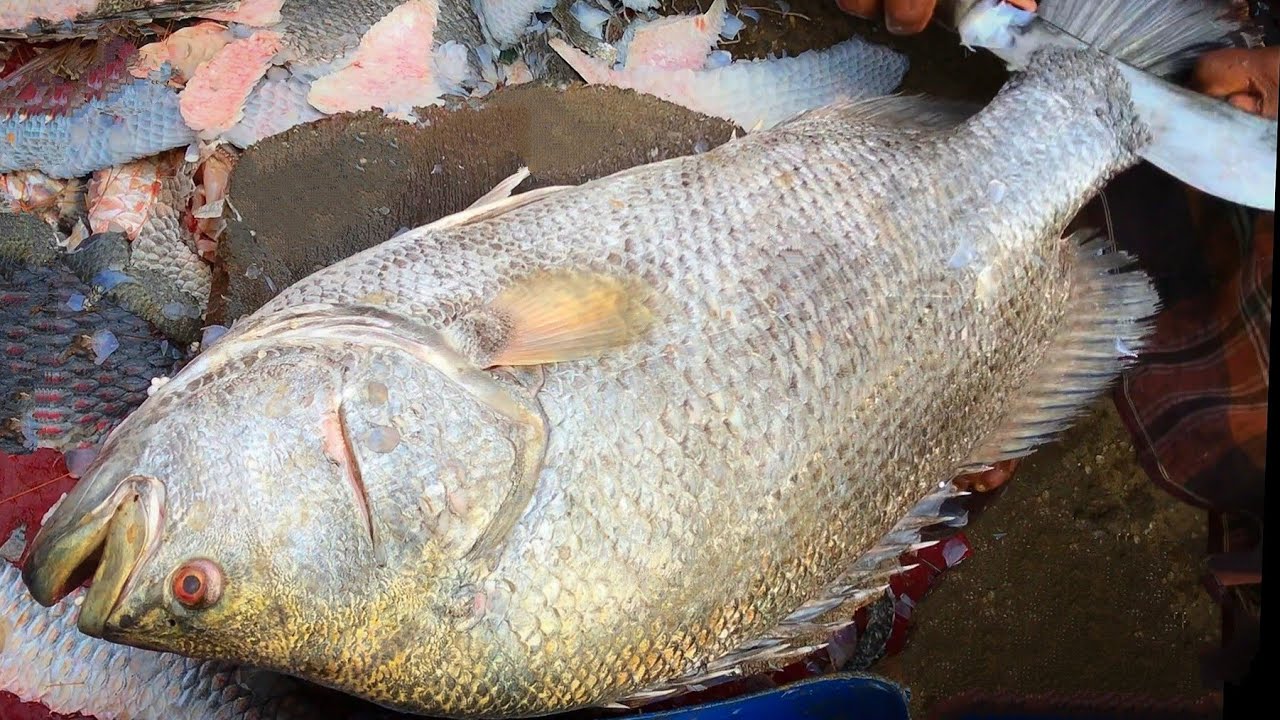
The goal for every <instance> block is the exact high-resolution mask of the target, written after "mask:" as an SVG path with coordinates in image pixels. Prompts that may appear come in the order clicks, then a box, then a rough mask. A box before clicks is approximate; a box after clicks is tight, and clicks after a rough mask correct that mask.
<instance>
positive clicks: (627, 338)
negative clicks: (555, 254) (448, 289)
mask: <svg viewBox="0 0 1280 720" xmlns="http://www.w3.org/2000/svg"><path fill="white" fill-rule="evenodd" d="M645 295H646V294H645V292H644V291H643V290H642V289H641V288H639V287H637V286H635V285H632V284H628V283H626V282H623V281H622V280H620V279H618V278H616V277H612V276H609V275H604V274H600V273H587V272H567V271H559V272H547V273H540V274H537V275H535V276H532V277H530V278H528V279H526V280H523V281H521V282H519V283H517V284H515V285H513V286H512V287H510V288H508V289H507V290H505V291H503V292H502V293H501V294H499V295H498V297H497V298H495V299H494V300H493V301H492V302H490V303H489V304H487V305H485V306H483V307H480V308H477V309H475V310H473V311H471V312H469V313H467V314H466V315H464V316H462V317H460V318H458V320H457V321H455V322H454V323H453V324H452V325H451V326H450V327H449V328H448V329H447V330H446V336H447V337H448V338H449V341H450V342H451V343H452V344H453V346H454V347H455V349H457V350H458V351H459V352H460V353H462V354H463V355H464V356H466V357H467V358H469V359H470V360H471V361H472V362H474V363H475V364H476V365H477V366H478V367H484V368H489V367H495V366H499V365H501V366H509V367H518V366H528V365H541V364H544V363H556V362H568V361H572V360H581V359H584V358H588V357H593V356H596V355H599V354H602V353H604V352H607V351H609V350H611V349H613V348H617V347H621V346H623V345H626V344H628V343H630V342H631V341H633V340H634V339H635V338H636V337H637V336H638V335H640V334H641V333H643V332H644V331H645V330H646V329H647V328H648V327H649V324H650V323H651V321H652V313H651V311H650V309H649V308H648V307H647V305H646V302H645Z"/></svg>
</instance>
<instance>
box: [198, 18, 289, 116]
mask: <svg viewBox="0 0 1280 720" xmlns="http://www.w3.org/2000/svg"><path fill="white" fill-rule="evenodd" d="M282 42H283V39H282V38H281V36H280V34H279V33H276V32H272V31H270V30H260V31H258V32H256V33H254V34H253V35H251V36H249V37H247V38H244V39H241V40H233V41H232V42H231V43H229V44H228V45H227V46H226V47H224V48H222V49H220V50H219V51H217V53H216V54H215V55H214V56H213V57H212V59H210V60H209V61H208V62H206V63H204V64H203V65H201V66H200V68H199V69H198V70H196V73H195V76H194V77H192V78H191V80H190V81H189V82H188V83H187V86H186V87H185V88H183V90H182V94H181V96H180V98H179V107H180V108H181V109H182V117H183V119H184V120H186V122H187V125H188V126H189V127H191V129H193V130H195V131H196V132H198V133H199V134H200V136H201V137H202V138H204V139H206V140H212V139H214V138H216V137H217V136H218V135H220V134H221V133H223V132H225V131H227V130H230V129H231V128H232V127H234V126H235V124H236V123H237V122H239V121H240V118H241V117H242V114H243V112H244V103H245V100H247V99H248V97H249V93H251V92H252V91H253V89H254V87H256V86H257V84H258V81H259V80H260V79H262V77H263V76H265V75H266V74H267V70H268V69H269V68H270V67H271V63H272V60H273V58H275V56H276V54H277V53H279V52H280V49H281V47H282Z"/></svg>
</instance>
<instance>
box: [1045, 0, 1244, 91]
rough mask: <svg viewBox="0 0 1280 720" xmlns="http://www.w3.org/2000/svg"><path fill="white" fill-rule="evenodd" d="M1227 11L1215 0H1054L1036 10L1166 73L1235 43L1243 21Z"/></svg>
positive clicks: (1126, 57)
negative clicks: (1124, 0)
mask: <svg viewBox="0 0 1280 720" xmlns="http://www.w3.org/2000/svg"><path fill="white" fill-rule="evenodd" d="M1225 10H1226V8H1225V4H1224V3H1220V2H1213V1H1212V0H1128V1H1127V2H1123V3H1117V2H1098V1H1097V0H1054V1H1053V2H1046V3H1041V4H1040V8H1039V9H1038V10H1037V13H1038V14H1039V16H1040V17H1042V18H1044V19H1045V20H1047V21H1048V22H1049V23H1051V24H1053V25H1054V26H1056V27H1058V28H1061V29H1062V30H1063V31H1065V32H1067V33H1069V34H1071V35H1073V36H1074V37H1077V38H1079V39H1081V40H1083V41H1085V42H1086V43H1088V44H1089V45H1091V46H1093V47H1094V48H1096V49H1098V50H1101V51H1102V52H1104V53H1106V54H1107V55H1110V56H1112V57H1115V58H1117V59H1119V60H1123V61H1124V62H1126V63H1128V64H1130V65H1133V66H1134V67H1137V68H1141V69H1142V70H1145V71H1146V72H1149V73H1152V74H1153V75H1159V76H1162V77H1167V76H1169V75H1171V74H1173V73H1176V72H1179V71H1181V70H1183V69H1186V68H1187V67H1189V66H1190V65H1191V64H1192V63H1193V62H1194V61H1195V59H1196V56H1197V55H1199V54H1200V53H1202V52H1204V51H1205V50H1206V49H1209V48H1213V47H1227V46H1229V45H1231V44H1232V43H1231V41H1230V37H1231V36H1232V35H1233V34H1236V33H1240V32H1242V31H1243V30H1244V24H1243V23H1242V22H1240V21H1239V20H1237V19H1233V18H1230V17H1228V16H1227V14H1226V12H1225Z"/></svg>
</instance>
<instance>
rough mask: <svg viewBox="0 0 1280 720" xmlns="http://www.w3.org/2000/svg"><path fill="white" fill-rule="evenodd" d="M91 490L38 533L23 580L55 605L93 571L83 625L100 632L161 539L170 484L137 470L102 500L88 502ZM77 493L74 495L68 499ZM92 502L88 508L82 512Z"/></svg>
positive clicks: (38, 596) (35, 594) (92, 633)
mask: <svg viewBox="0 0 1280 720" xmlns="http://www.w3.org/2000/svg"><path fill="white" fill-rule="evenodd" d="M87 495H88V494H87V493H86V494H85V495H78V496H77V497H76V498H75V499H76V500H77V501H78V502H76V503H75V505H74V506H72V507H65V508H64V507H61V506H59V507H58V509H57V510H55V511H54V513H53V515H52V517H50V518H49V522H48V523H46V524H45V525H44V527H42V528H41V529H40V531H39V532H38V533H37V534H36V537H35V540H33V541H32V546H31V553H30V554H29V556H28V557H27V562H26V563H25V564H24V566H23V569H22V580H23V582H24V583H25V584H26V586H27V589H28V591H30V593H31V596H32V597H33V598H35V600H36V602H38V603H40V604H41V605H44V606H45V607H50V606H52V605H54V604H55V603H57V602H58V601H60V600H62V599H63V598H64V597H66V596H67V595H68V594H70V593H71V592H72V591H74V590H75V589H76V588H77V587H79V586H80V584H81V583H83V582H84V581H85V580H86V579H88V578H89V577H90V574H92V577H93V582H92V584H91V585H90V586H89V589H88V591H87V592H86V593H85V596H84V600H83V602H82V603H81V605H80V617H79V620H78V621H77V625H78V627H79V628H80V631H81V632H83V633H84V634H86V635H90V636H92V637H99V638H100V637H103V633H104V632H105V630H106V624H107V620H108V619H109V618H110V617H111V615H112V613H114V612H115V611H116V609H117V608H118V606H119V605H120V602H121V600H122V599H123V598H125V597H126V596H127V595H128V593H129V591H130V589H131V586H132V584H133V581H134V579H135V571H136V570H137V568H138V567H140V566H141V564H142V563H143V561H145V560H146V559H147V557H149V556H150V555H151V553H152V552H153V551H154V549H155V547H156V546H157V544H158V543H159V539H160V528H161V523H162V520H163V515H164V485H163V484H162V483H161V482H160V481H159V480H157V479H155V478H151V477H145V476H141V475H132V476H130V477H128V478H126V479H125V480H124V481H123V482H120V483H119V484H117V485H115V486H114V487H111V488H110V490H109V492H107V493H106V495H105V497H102V499H101V501H99V502H97V503H90V502H86V501H87V500H90V498H88V497H87ZM72 499H73V498H72V496H68V497H67V498H66V500H65V501H64V503H67V502H69V501H71V500H72ZM86 505H90V508H89V509H88V510H87V511H85V512H79V513H78V512H76V511H77V510H79V508H81V507H85V506H86Z"/></svg>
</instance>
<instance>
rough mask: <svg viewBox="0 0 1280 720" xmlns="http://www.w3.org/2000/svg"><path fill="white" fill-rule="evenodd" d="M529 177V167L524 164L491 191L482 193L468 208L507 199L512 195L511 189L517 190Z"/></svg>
mask: <svg viewBox="0 0 1280 720" xmlns="http://www.w3.org/2000/svg"><path fill="white" fill-rule="evenodd" d="M527 177H529V168H528V167H525V166H523V165H522V166H520V169H519V170H516V171H515V172H514V173H512V174H511V175H510V176H508V177H507V178H506V179H505V180H503V181H502V182H500V183H498V184H497V185H495V186H494V188H493V189H492V190H490V191H489V192H487V193H485V194H483V195H481V196H480V197H479V199H477V200H476V201H475V202H473V203H471V204H470V205H468V206H467V209H468V210H470V209H472V208H479V207H484V206H485V205H490V204H493V203H497V202H501V201H503V200H506V199H507V198H509V197H511V191H512V190H515V189H516V188H517V187H518V186H519V185H520V183H522V182H524V180H525V178H527Z"/></svg>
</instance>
